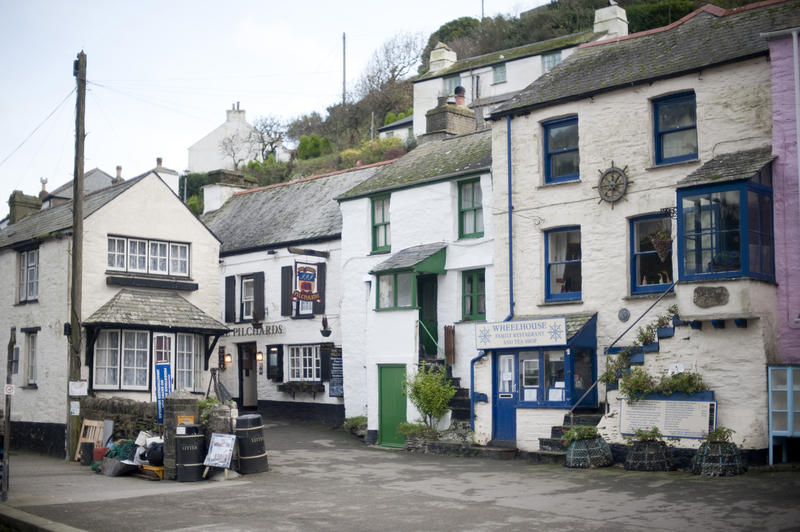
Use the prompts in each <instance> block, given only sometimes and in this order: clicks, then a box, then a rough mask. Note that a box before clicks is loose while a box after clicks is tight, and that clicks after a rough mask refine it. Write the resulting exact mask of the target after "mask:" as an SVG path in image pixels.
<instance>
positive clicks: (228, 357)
mask: <svg viewBox="0 0 800 532" xmlns="http://www.w3.org/2000/svg"><path fill="white" fill-rule="evenodd" d="M231 364H233V355H232V354H230V353H225V367H226V368H229V367H231Z"/></svg>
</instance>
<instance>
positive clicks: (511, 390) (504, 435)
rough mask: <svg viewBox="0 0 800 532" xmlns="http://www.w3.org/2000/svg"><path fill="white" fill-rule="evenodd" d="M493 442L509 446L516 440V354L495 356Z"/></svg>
mask: <svg viewBox="0 0 800 532" xmlns="http://www.w3.org/2000/svg"><path fill="white" fill-rule="evenodd" d="M495 368H497V371H495V379H494V397H493V401H492V405H493V415H492V419H493V427H492V430H493V438H492V440H493V442H494V443H495V444H506V445H508V444H511V443H515V442H516V440H517V398H518V394H517V380H518V379H517V354H516V353H513V354H503V355H495Z"/></svg>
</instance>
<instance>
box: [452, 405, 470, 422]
mask: <svg viewBox="0 0 800 532" xmlns="http://www.w3.org/2000/svg"><path fill="white" fill-rule="evenodd" d="M469 412H470V410H469V407H467V408H452V407H451V408H450V419H457V420H460V421H469Z"/></svg>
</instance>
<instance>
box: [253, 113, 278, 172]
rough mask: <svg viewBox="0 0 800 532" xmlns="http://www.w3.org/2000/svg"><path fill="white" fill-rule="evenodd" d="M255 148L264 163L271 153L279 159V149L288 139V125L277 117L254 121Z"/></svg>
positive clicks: (261, 118) (259, 118)
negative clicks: (285, 139)
mask: <svg viewBox="0 0 800 532" xmlns="http://www.w3.org/2000/svg"><path fill="white" fill-rule="evenodd" d="M252 136H253V143H252V144H253V147H255V148H257V149H258V152H259V155H260V157H261V160H262V161H266V160H267V157H268V156H269V154H270V153H271V154H272V156H273V157H274V158H275V159H277V157H278V153H277V151H278V148H279V147H281V145H282V144H283V140H284V138H285V137H286V124H284V123H283V122H282V121H281V120H280V119H279V118H278V117H277V116H272V115H270V116H261V117H258V118H256V119H255V121H253V132H252Z"/></svg>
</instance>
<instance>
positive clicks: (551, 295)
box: [544, 227, 581, 301]
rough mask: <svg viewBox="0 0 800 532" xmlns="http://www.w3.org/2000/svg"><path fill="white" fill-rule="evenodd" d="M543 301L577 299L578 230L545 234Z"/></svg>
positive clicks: (553, 231) (579, 273) (579, 280)
mask: <svg viewBox="0 0 800 532" xmlns="http://www.w3.org/2000/svg"><path fill="white" fill-rule="evenodd" d="M544 254H545V264H546V266H547V268H546V270H545V300H547V301H569V300H575V299H580V298H581V230H580V227H566V228H562V229H554V230H552V231H547V232H545V239H544Z"/></svg>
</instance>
